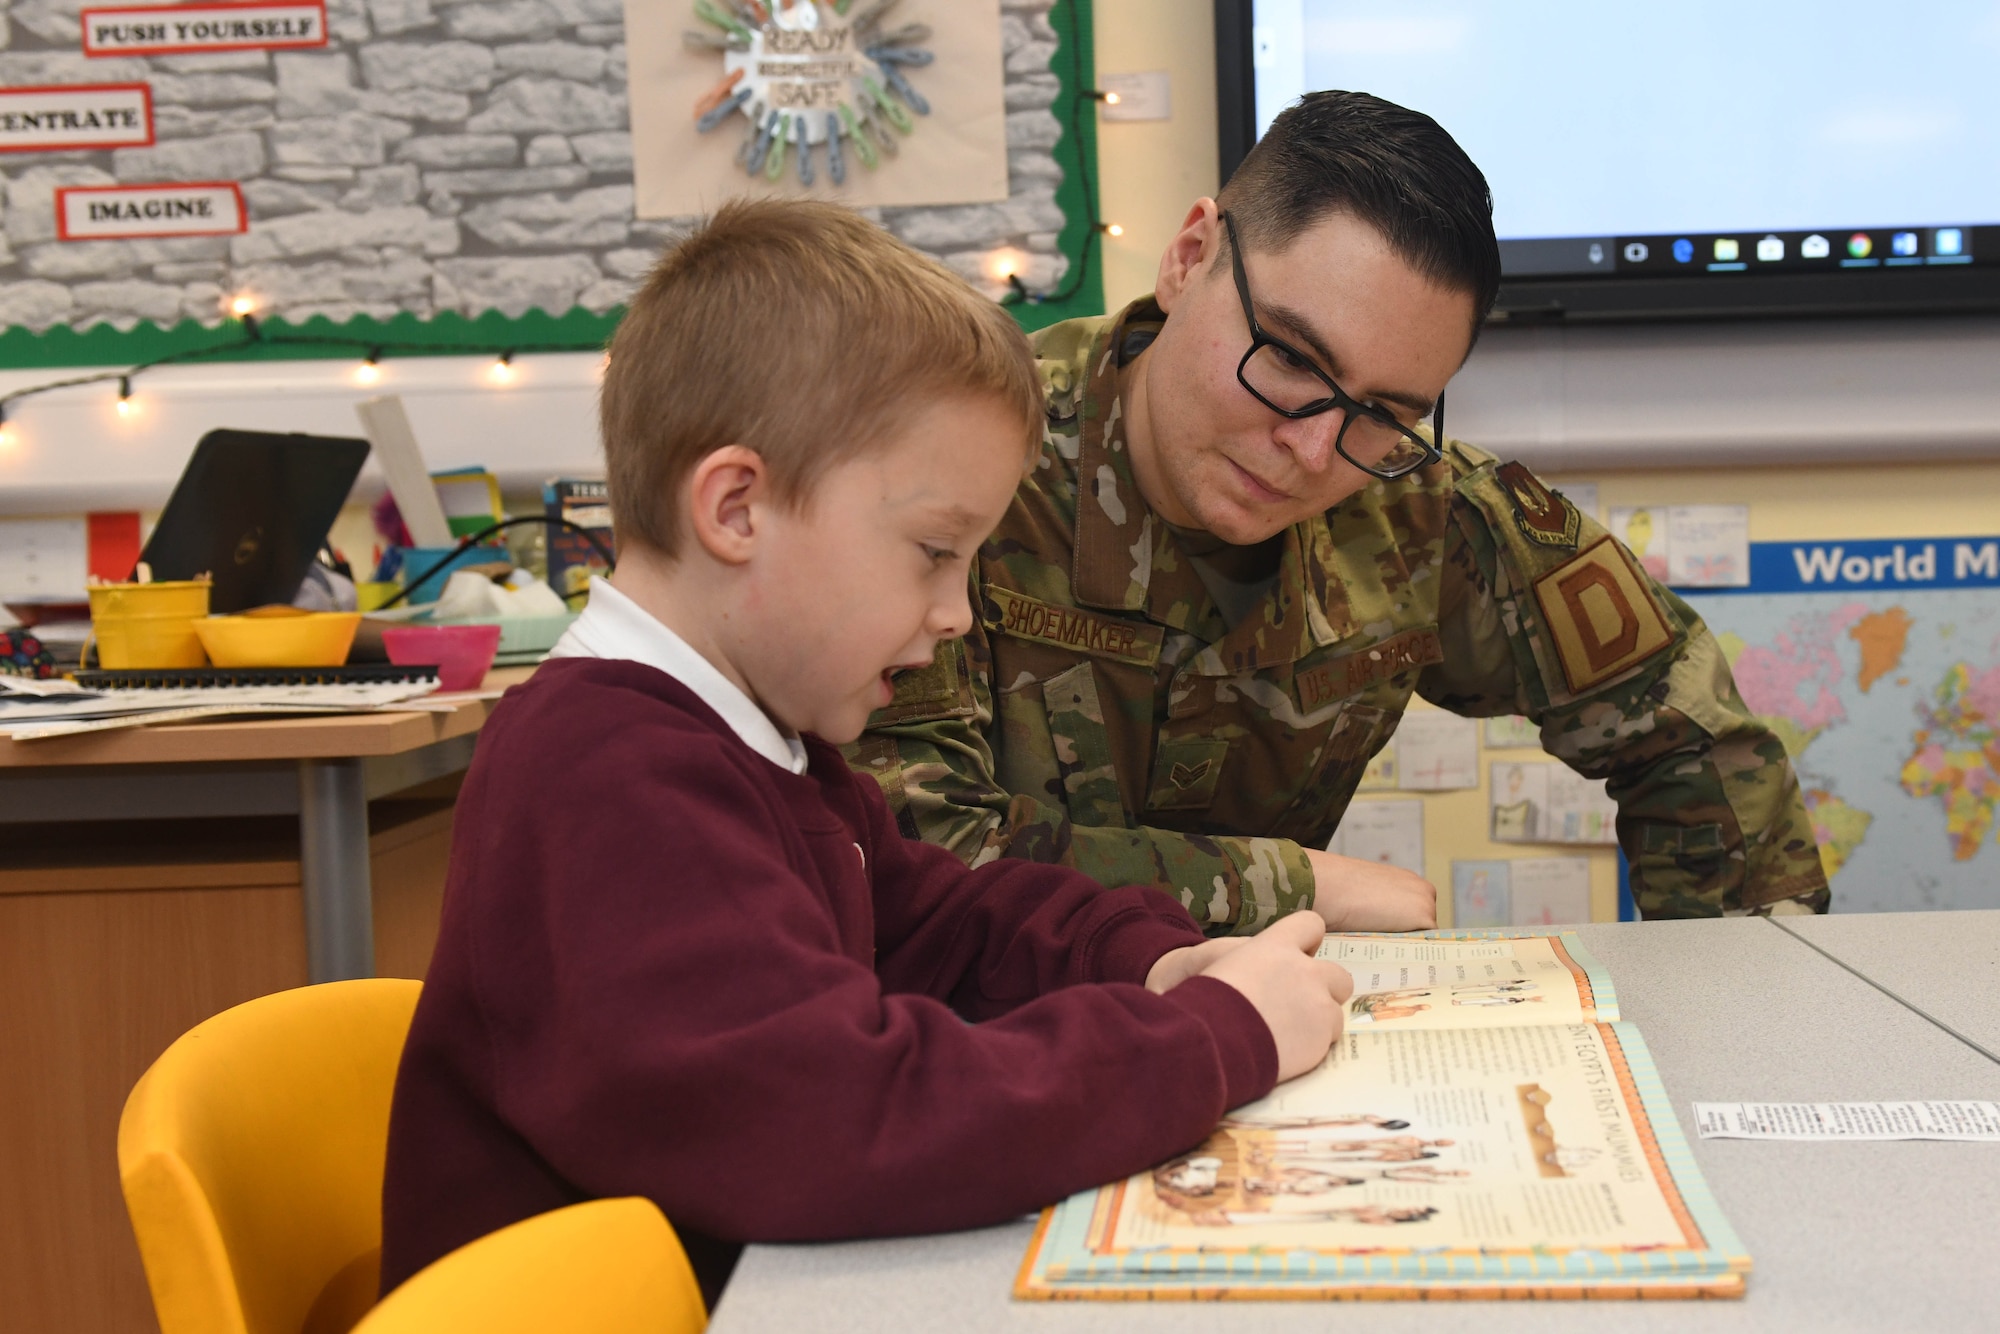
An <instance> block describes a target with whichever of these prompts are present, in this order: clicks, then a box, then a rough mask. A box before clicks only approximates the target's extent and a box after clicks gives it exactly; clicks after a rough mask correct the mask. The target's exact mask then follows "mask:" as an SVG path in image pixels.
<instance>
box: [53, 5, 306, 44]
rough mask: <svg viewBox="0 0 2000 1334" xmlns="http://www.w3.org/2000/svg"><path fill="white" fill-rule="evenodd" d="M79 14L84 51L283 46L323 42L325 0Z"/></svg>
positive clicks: (120, 10)
mask: <svg viewBox="0 0 2000 1334" xmlns="http://www.w3.org/2000/svg"><path fill="white" fill-rule="evenodd" d="M82 18H83V53H84V54H85V55H87V56H155V55H173V54H175V53H177V52H188V51H282V50H289V49H291V48H294V47H301V46H325V45H326V5H325V3H324V0H305V3H294V4H261V3H253V4H235V5H173V6H168V7H162V6H159V5H146V6H137V7H120V8H115V9H111V8H107V9H86V10H84V11H83V14H82Z"/></svg>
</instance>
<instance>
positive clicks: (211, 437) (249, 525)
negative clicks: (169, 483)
mask: <svg viewBox="0 0 2000 1334" xmlns="http://www.w3.org/2000/svg"><path fill="white" fill-rule="evenodd" d="M367 458H368V442H367V441H366V440H352V439H348V438H346V437H344V436H327V435H299V434H296V433H294V434H288V435H280V434H277V433H275V432H267V431H229V430H217V431H210V432H209V433H208V434H207V435H204V436H203V437H202V438H201V440H200V442H199V443H197V444H196V445H195V447H194V456H193V457H192V458H190V459H189V460H188V465H187V467H186V468H185V469H183V470H182V472H181V479H180V481H178V482H176V483H174V493H173V495H172V496H170V497H168V499H167V507H166V509H164V510H162V511H161V512H160V522H159V526H157V527H156V528H154V529H153V535H152V536H151V537H150V538H148V539H147V541H146V549H145V550H144V551H143V552H141V553H140V555H139V559H140V560H142V561H144V562H145V563H146V564H147V565H148V566H150V567H151V568H152V571H153V578H155V579H192V578H194V577H195V576H197V575H200V574H207V575H209V576H210V577H211V578H213V579H214V580H215V587H214V589H213V590H212V591H211V592H210V593H209V599H208V606H209V610H210V611H212V612H217V613H227V612H236V611H245V610H248V609H249V608H251V607H261V606H264V605H265V604H267V603H272V602H290V601H291V600H292V597H293V595H294V594H296V593H297V592H298V590H299V584H300V582H301V581H302V580H303V579H304V578H305V576H306V568H307V567H308V566H309V565H311V564H312V561H313V557H314V555H315V554H317V553H318V551H319V549H320V547H321V545H322V544H323V543H325V541H326V535H327V533H328V531H329V530H331V529H332V527H333V521H334V519H336V518H337V517H339V515H340V507H341V506H342V505H343V504H345V503H346V501H347V494H348V492H349V491H351V490H353V489H354V479H355V478H356V477H358V476H360V474H361V465H362V463H363V462H365V461H366V460H367Z"/></svg>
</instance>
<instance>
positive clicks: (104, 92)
mask: <svg viewBox="0 0 2000 1334" xmlns="http://www.w3.org/2000/svg"><path fill="white" fill-rule="evenodd" d="M152 142H153V93H152V90H151V89H149V88H148V87H147V86H146V85H145V84H143V83H105V84H77V85H73V86H71V87H67V88H0V153H48V152H54V151H57V150H60V149H65V148H133V147H143V146H145V145H147V144H150V143H152Z"/></svg>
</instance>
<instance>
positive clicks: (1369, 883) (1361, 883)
mask: <svg viewBox="0 0 2000 1334" xmlns="http://www.w3.org/2000/svg"><path fill="white" fill-rule="evenodd" d="M1305 853H1306V860H1307V861H1309V862H1311V863H1312V868H1313V911H1314V912H1316V913H1318V914H1319V918H1320V920H1321V921H1323V922H1325V923H1326V929H1327V930H1329V931H1428V930H1430V929H1431V928H1432V927H1434V926H1436V925H1437V886H1436V885H1433V884H1432V883H1431V882H1430V881H1428V880H1426V879H1424V878H1423V877H1422V876H1420V875H1418V874H1417V873H1416V872H1414V871H1405V870H1404V869H1403V868H1402V867H1400V866H1389V865H1386V864H1385V863H1382V862H1365V861H1362V860H1361V859H1360V858H1358V857H1343V856H1341V855H1340V854H1339V853H1336V852H1320V851H1317V850H1315V849H1313V848H1307V849H1306V850H1305Z"/></svg>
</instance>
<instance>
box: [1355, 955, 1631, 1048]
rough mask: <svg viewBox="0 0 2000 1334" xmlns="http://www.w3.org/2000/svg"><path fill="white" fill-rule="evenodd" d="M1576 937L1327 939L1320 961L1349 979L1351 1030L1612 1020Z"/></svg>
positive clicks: (1602, 986)
mask: <svg viewBox="0 0 2000 1334" xmlns="http://www.w3.org/2000/svg"><path fill="white" fill-rule="evenodd" d="M1574 940H1575V937H1574V936H1564V937H1558V936H1527V937H1521V938H1516V939H1511V940H1509V939H1496V940H1477V941H1441V940H1435V939H1429V940H1426V939H1413V938H1406V937H1394V936H1328V937H1327V938H1326V940H1325V941H1324V942H1322V944H1321V945H1320V951H1319V954H1320V957H1321V958H1323V959H1332V960H1334V961H1335V962H1336V963H1339V964H1341V965H1342V966H1344V967H1345V968H1346V969H1347V970H1348V972H1349V973H1350V974H1352V975H1353V977H1354V996H1353V998H1352V999H1350V1000H1349V1001H1348V1003H1347V1026H1348V1028H1349V1029H1360V1028H1367V1027H1371V1026H1375V1025H1395V1026H1397V1027H1401V1028H1439V1027H1452V1028H1491V1027H1503V1026H1518V1025H1521V1024H1552V1023H1585V1022H1593V1021H1596V1020H1600V1019H1615V1018H1617V1017H1618V1014H1617V1009H1616V1007H1615V1005H1613V1004H1610V1003H1608V998H1609V994H1610V993H1609V981H1608V979H1604V978H1603V977H1602V976H1601V970H1599V971H1600V976H1599V978H1598V979H1597V980H1596V981H1593V979H1592V977H1591V974H1590V969H1589V968H1588V967H1587V966H1586V965H1585V964H1584V963H1581V962H1579V957H1582V958H1585V959H1587V958H1588V956H1587V955H1583V954H1582V949H1581V946H1580V945H1578V946H1576V950H1577V952H1576V953H1575V954H1572V953H1571V951H1570V948H1569V946H1568V944H1567V943H1566V942H1574Z"/></svg>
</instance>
